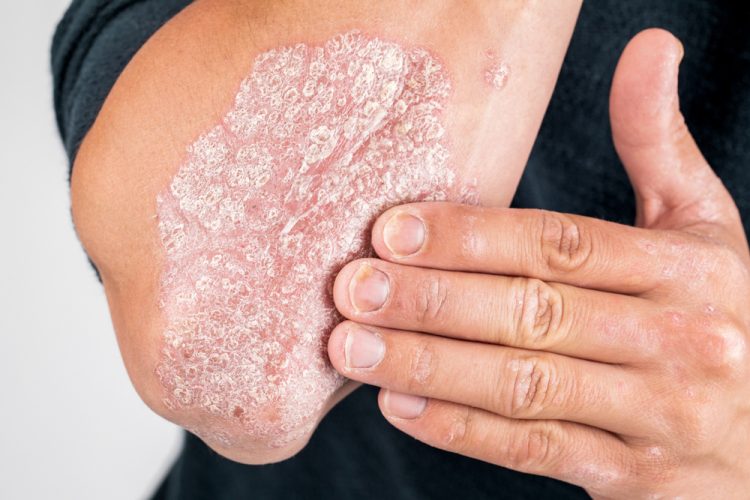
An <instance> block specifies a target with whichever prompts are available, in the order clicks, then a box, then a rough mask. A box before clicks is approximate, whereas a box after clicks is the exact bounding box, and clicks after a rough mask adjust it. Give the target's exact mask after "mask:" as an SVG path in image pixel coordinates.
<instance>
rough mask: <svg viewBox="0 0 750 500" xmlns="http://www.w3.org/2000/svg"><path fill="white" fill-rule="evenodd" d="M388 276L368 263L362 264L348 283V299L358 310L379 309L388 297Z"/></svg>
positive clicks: (369, 310)
mask: <svg viewBox="0 0 750 500" xmlns="http://www.w3.org/2000/svg"><path fill="white" fill-rule="evenodd" d="M389 290H390V284H389V282H388V276H386V275H385V273H383V272H382V271H379V270H377V269H375V268H374V267H372V266H371V265H369V264H363V265H362V267H360V268H359V269H358V270H357V272H356V273H355V274H354V277H353V278H352V281H351V283H349V299H350V300H351V302H352V305H353V306H354V308H355V309H356V310H357V311H358V312H371V311H375V310H377V309H380V308H381V307H382V306H383V304H385V299H387V298H388V292H389Z"/></svg>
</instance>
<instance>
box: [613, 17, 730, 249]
mask: <svg viewBox="0 0 750 500" xmlns="http://www.w3.org/2000/svg"><path fill="white" fill-rule="evenodd" d="M682 55H683V49H682V45H681V44H680V42H679V41H678V40H677V39H676V38H675V37H674V36H672V35H671V34H670V33H668V32H666V31H664V30H659V29H651V30H646V31H644V32H641V33H640V34H638V35H637V36H636V37H635V38H633V40H631V41H630V43H629V44H628V46H627V47H626V48H625V50H624V52H623V54H622V56H621V57H620V61H619V63H618V66H617V70H616V72H615V76H614V80H613V83H612V92H611V95H610V117H611V122H612V134H613V139H614V143H615V147H616V149H617V152H618V153H619V155H620V158H621V159H622V162H623V164H624V166H625V169H626V170H627V172H628V175H629V176H630V179H631V182H632V183H633V187H634V188H635V192H636V197H637V201H638V217H639V221H638V222H639V225H642V226H644V227H660V228H670V229H682V228H685V227H691V226H694V225H696V224H697V225H699V226H700V225H704V224H706V223H709V224H716V225H724V226H730V227H731V231H732V232H733V233H734V236H735V237H736V236H737V234H738V233H739V232H740V231H741V224H740V222H739V215H738V212H737V209H736V207H735V205H734V202H733V201H732V199H731V197H730V195H729V193H728V192H727V191H726V189H725V188H724V186H723V185H722V183H721V182H720V181H719V179H718V177H717V176H716V175H715V174H714V172H713V171H712V170H711V167H710V166H709V165H708V162H707V161H706V159H705V158H704V157H703V155H702V154H701V152H700V150H699V149H698V146H697V145H696V143H695V140H694V139H693V136H692V135H691V134H690V132H689V130H688V129H687V126H686V124H685V119H684V117H683V116H682V113H680V104H679V97H678V95H677V74H678V67H679V63H680V60H681V59H682Z"/></svg>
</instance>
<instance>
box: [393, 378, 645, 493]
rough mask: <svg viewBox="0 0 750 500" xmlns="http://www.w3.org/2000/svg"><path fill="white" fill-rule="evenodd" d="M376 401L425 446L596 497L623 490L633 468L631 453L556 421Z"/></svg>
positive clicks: (439, 404) (595, 432) (601, 435)
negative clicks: (550, 480) (562, 483)
mask: <svg viewBox="0 0 750 500" xmlns="http://www.w3.org/2000/svg"><path fill="white" fill-rule="evenodd" d="M378 402H379V405H380V409H381V411H382V412H383V415H385V417H386V418H387V419H388V421H389V422H390V423H391V424H393V425H394V426H395V427H396V428H398V429H399V430H401V431H403V432H405V433H407V434H409V435H411V436H413V437H415V438H416V439H418V440H420V441H422V442H424V443H426V444H428V445H431V446H434V447H437V448H440V449H443V450H446V451H451V452H455V453H460V454H461V455H466V456H469V457H473V458H476V459H479V460H484V461H486V462H490V463H492V464H495V465H499V466H501V467H506V468H509V469H513V470H517V471H520V472H526V473H530V474H538V475H544V476H548V477H553V478H556V479H559V480H561V481H565V482H568V483H572V484H577V485H579V486H582V487H583V488H586V490H587V491H588V492H589V493H591V494H594V495H602V496H607V497H612V496H613V493H614V492H616V491H620V490H622V489H623V485H624V483H625V481H626V478H627V477H628V476H629V473H630V471H631V470H632V469H633V468H634V467H635V466H634V465H633V463H634V461H635V460H634V457H633V454H632V452H631V451H630V449H629V448H628V447H627V446H626V445H625V444H623V442H622V441H620V440H619V439H618V438H616V437H614V436H612V435H611V434H609V433H606V432H604V431H601V430H599V429H593V428H590V427H586V426H582V425H579V424H574V423H569V422H560V421H519V420H511V419H507V418H504V417H501V416H498V415H493V414H492V413H489V412H486V411H483V410H479V409H475V408H471V407H467V406H463V405H459V404H455V403H449V402H444V401H438V400H434V399H430V400H429V401H427V402H422V401H420V400H415V398H413V397H410V396H405V395H403V394H400V393H394V392H391V391H388V390H383V391H381V392H380V396H379V398H378ZM420 407H421V408H422V410H421V412H420V413H419V414H418V415H417V416H414V414H415V410H416V411H419V410H420ZM404 415H406V417H407V418H402V416H404ZM409 417H411V418H409Z"/></svg>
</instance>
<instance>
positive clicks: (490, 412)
mask: <svg viewBox="0 0 750 500" xmlns="http://www.w3.org/2000/svg"><path fill="white" fill-rule="evenodd" d="M681 55H682V49H681V46H680V44H679V42H678V41H677V40H676V39H674V37H672V36H671V35H669V34H667V33H665V32H663V31H660V30H649V31H647V32H644V33H642V34H640V35H639V36H637V37H636V38H635V39H634V40H632V41H631V43H630V44H629V46H628V47H627V48H626V50H625V52H624V53H623V55H622V57H621V59H620V63H619V65H618V69H617V71H616V74H615V80H614V83H613V88H612V95H611V101H610V108H611V119H612V126H613V135H614V141H615V146H616V148H617V151H618V153H619V155H620V157H621V159H622V161H623V163H624V165H625V167H626V169H627V172H628V174H629V176H630V179H631V181H632V183H633V186H634V188H635V190H636V194H637V201H638V223H637V225H638V227H629V226H622V225H618V224H614V223H609V222H604V221H600V220H596V219H590V218H586V217H580V216H574V215H563V214H558V213H550V212H543V211H536V210H508V209H496V208H479V207H471V206H462V205H455V204H448V203H418V204H409V205H404V206H401V207H396V208H393V209H391V210H388V211H387V212H386V213H385V214H383V215H382V216H381V217H380V219H379V220H378V221H377V222H376V224H375V226H374V229H373V237H372V240H373V246H374V248H375V250H376V251H377V253H378V255H379V256H380V258H381V259H383V260H377V259H363V260H358V261H355V262H353V263H350V264H349V265H347V266H346V267H345V268H344V269H343V270H342V271H341V272H340V274H339V275H338V277H337V279H336V283H335V287H334V298H335V301H336V305H337V307H338V309H339V311H340V312H341V313H342V314H343V315H345V316H346V317H347V318H349V319H350V320H351V321H346V322H343V323H342V324H340V325H339V326H338V327H337V328H336V329H335V330H334V331H333V333H332V335H331V338H330V342H329V345H328V349H329V356H330V358H331V361H332V363H333V365H334V366H335V367H336V369H337V370H339V371H340V372H341V373H342V374H344V375H345V376H347V377H349V378H351V379H354V380H357V381H361V382H364V383H368V384H373V385H377V386H380V387H383V388H384V389H383V390H382V391H381V394H380V397H379V403H380V408H381V410H382V412H383V414H384V415H385V417H386V418H387V419H388V420H389V421H390V422H391V423H392V424H393V425H394V426H396V427H397V428H398V429H400V430H402V431H404V432H406V433H408V434H410V435H412V436H414V437H415V438H417V439H419V440H421V441H424V442H425V443H428V444H430V445H433V446H436V447H439V448H442V449H445V450H450V451H454V452H457V453H461V454H463V455H467V456H471V457H475V458H478V459H481V460H485V461H488V462H491V463H494V464H497V465H500V466H503V467H509V468H512V469H517V470H519V471H523V472H529V473H535V474H542V475H547V476H551V477H555V478H558V479H561V480H564V481H567V482H571V483H575V484H578V485H581V486H582V487H584V488H586V489H587V491H588V492H589V493H590V494H592V495H593V496H596V497H619V498H636V497H645V496H649V497H651V496H654V497H662V496H668V497H672V496H680V497H683V496H687V497H696V498H708V497H712V498H729V497H743V498H747V497H748V495H750V453H748V452H749V451H750V377H749V373H748V371H749V370H748V368H749V365H748V352H747V349H748V335H749V334H750V326H749V325H750V307H749V306H750V258H749V256H748V248H747V240H746V237H745V235H744V232H743V229H742V224H741V221H740V217H739V215H738V211H737V209H736V207H735V205H734V202H733V201H732V199H731V197H730V195H729V194H728V192H727V191H726V190H725V188H724V187H723V185H722V184H721V182H720V181H719V179H718V178H717V177H716V176H715V175H714V174H713V172H712V170H711V169H710V167H709V166H708V164H707V163H706V160H705V159H704V158H703V156H702V155H701V153H700V151H699V150H698V148H697V146H696V144H695V142H694V141H693V139H692V137H691V135H690V133H689V132H688V131H687V128H686V126H685V124H684V121H683V119H682V116H681V114H680V112H679V103H678V98H677V83H676V82H677V67H678V64H679V60H680V58H681Z"/></svg>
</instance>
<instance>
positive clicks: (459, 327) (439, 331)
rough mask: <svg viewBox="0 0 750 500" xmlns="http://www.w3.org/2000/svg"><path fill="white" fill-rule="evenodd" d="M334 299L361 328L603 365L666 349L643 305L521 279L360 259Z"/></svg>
mask: <svg viewBox="0 0 750 500" xmlns="http://www.w3.org/2000/svg"><path fill="white" fill-rule="evenodd" d="M333 296H334V301H335V303H336V307H337V308H338V310H339V311H340V312H341V314H343V315H344V316H345V317H347V318H348V319H351V320H353V321H356V322H358V323H365V324H369V325H375V326H382V327H386V328H397V329H400V330H409V331H420V332H427V333H433V334H436V335H441V336H447V337H454V338H458V339H464V340H473V341H478V342H486V343H492V344H500V345H506V346H512V347H519V348H523V349H531V350H541V351H550V352H555V353H558V354H564V355H566V356H572V357H577V358H584V359H590V360H594V361H601V362H606V363H635V362H644V361H648V360H653V359H658V356H657V355H658V350H659V347H660V344H661V343H660V341H659V340H660V339H659V331H658V330H657V329H654V328H653V326H651V325H653V324H654V321H650V320H651V319H653V317H654V316H655V315H656V314H658V311H657V310H656V305H655V304H654V303H652V302H650V301H648V300H646V299H642V298H639V297H633V296H628V295H618V294H614V293H609V292H603V291H597V290H587V289H583V288H577V287H574V286H570V285H563V284H558V283H545V282H543V281H540V280H536V279H529V278H523V277H506V276H497V275H488V274H479V273H466V272H455V271H443V270H437V269H428V268H419V267H411V266H403V265H399V264H394V263H390V262H386V261H382V260H378V259H361V260H357V261H354V262H352V263H350V264H348V265H347V266H345V267H344V268H343V269H342V270H341V272H340V273H339V274H338V276H337V277H336V282H335V284H334V291H333Z"/></svg>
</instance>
